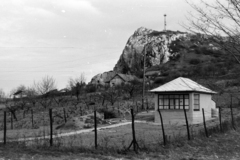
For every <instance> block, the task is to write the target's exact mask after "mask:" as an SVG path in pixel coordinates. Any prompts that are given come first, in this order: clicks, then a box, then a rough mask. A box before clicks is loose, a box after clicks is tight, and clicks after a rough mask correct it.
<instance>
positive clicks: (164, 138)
mask: <svg viewBox="0 0 240 160" xmlns="http://www.w3.org/2000/svg"><path fill="white" fill-rule="evenodd" d="M158 113H159V117H160V120H161V126H162V134H163V144H164V146H166V145H167V142H166V136H165V131H164V126H163V119H162V114H161V111H160V109H159V108H158Z"/></svg>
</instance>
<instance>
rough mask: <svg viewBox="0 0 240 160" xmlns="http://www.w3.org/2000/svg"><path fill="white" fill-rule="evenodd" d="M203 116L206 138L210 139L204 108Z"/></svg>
mask: <svg viewBox="0 0 240 160" xmlns="http://www.w3.org/2000/svg"><path fill="white" fill-rule="evenodd" d="M202 114H203V125H204V130H205V134H206V137H208V131H207V126H206V121H205V114H204V108H202Z"/></svg>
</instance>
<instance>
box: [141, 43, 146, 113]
mask: <svg viewBox="0 0 240 160" xmlns="http://www.w3.org/2000/svg"><path fill="white" fill-rule="evenodd" d="M146 39H147V38H146ZM146 48H147V44H146V45H145V47H144V55H143V90H142V110H143V109H144V99H145V61H146V52H147V50H146Z"/></svg>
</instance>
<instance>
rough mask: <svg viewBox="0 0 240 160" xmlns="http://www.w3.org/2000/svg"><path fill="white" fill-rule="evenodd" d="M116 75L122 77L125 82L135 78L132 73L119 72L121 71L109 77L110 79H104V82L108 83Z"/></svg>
mask: <svg viewBox="0 0 240 160" xmlns="http://www.w3.org/2000/svg"><path fill="white" fill-rule="evenodd" d="M116 76H119V77H120V78H122V79H123V80H124V81H125V82H129V81H132V80H135V79H137V78H136V77H135V76H133V75H127V74H121V73H117V74H115V75H114V76H113V77H111V78H110V79H108V80H107V81H105V83H109V82H110V81H111V80H112V79H114V78H115V77H116Z"/></svg>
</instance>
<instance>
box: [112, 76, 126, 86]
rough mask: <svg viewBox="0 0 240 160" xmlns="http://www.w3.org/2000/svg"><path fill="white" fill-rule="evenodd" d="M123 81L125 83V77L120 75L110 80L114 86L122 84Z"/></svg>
mask: <svg viewBox="0 0 240 160" xmlns="http://www.w3.org/2000/svg"><path fill="white" fill-rule="evenodd" d="M122 83H124V81H123V79H122V78H120V77H119V76H116V77H114V78H113V79H112V80H111V81H110V86H111V87H112V86H114V85H115V86H116V85H120V84H122Z"/></svg>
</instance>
